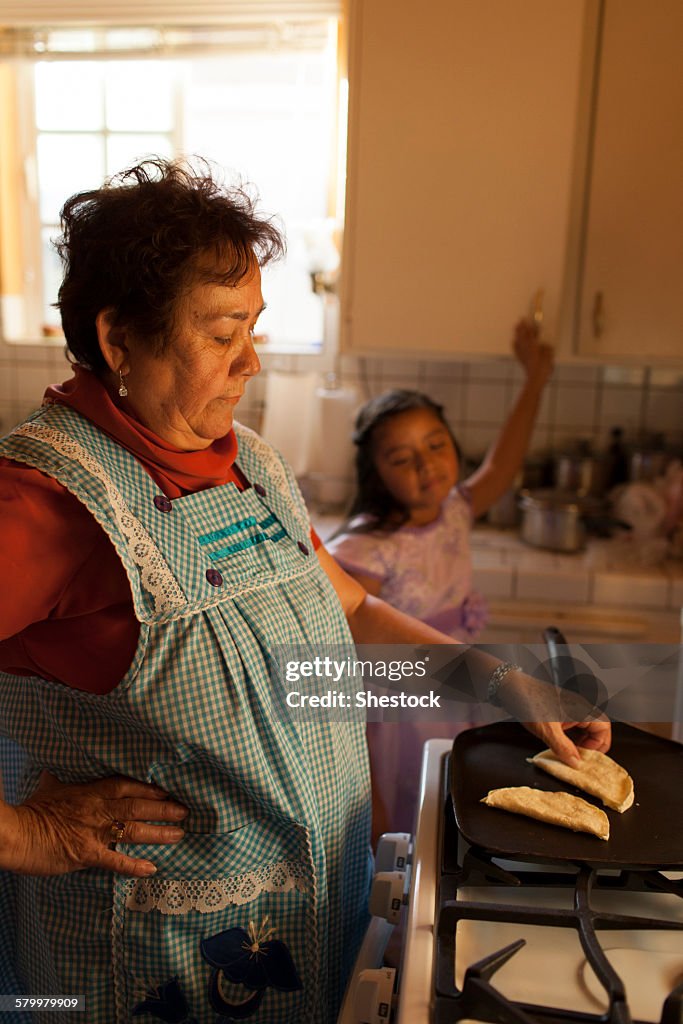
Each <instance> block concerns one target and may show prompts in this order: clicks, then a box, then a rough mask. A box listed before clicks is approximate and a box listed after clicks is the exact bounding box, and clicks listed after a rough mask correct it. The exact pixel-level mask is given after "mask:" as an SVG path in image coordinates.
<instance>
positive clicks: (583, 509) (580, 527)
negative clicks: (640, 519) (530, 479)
mask: <svg viewBox="0 0 683 1024" xmlns="http://www.w3.org/2000/svg"><path fill="white" fill-rule="evenodd" d="M520 507H521V509H522V525H521V530H520V536H521V538H522V540H523V541H525V543H527V544H530V545H531V546H532V547H535V548H545V549H546V550H548V551H558V552H564V553H572V552H574V551H581V550H582V549H583V547H584V545H585V542H586V534H587V532H588V531H591V532H592V533H595V534H597V535H598V536H601V537H610V536H611V535H612V531H613V530H614V529H615V528H616V529H623V530H629V529H630V524H629V523H628V522H626V521H625V520H624V519H620V518H615V517H614V516H612V515H610V513H609V506H608V505H607V504H606V503H605V502H604V501H603V500H602V499H600V498H595V497H591V496H589V495H581V494H578V493H576V492H575V491H557V490H552V489H541V490H539V491H522V492H521V495H520Z"/></svg>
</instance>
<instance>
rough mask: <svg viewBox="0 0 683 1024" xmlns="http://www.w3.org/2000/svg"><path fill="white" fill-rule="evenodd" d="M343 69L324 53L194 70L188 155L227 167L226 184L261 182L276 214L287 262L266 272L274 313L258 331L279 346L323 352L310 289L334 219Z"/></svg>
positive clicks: (265, 207) (213, 63)
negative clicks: (316, 238)
mask: <svg viewBox="0 0 683 1024" xmlns="http://www.w3.org/2000/svg"><path fill="white" fill-rule="evenodd" d="M335 84H336V64H335V59H334V55H333V54H330V53H329V52H325V53H316V54H311V53H305V54H303V53H297V54H292V53H289V54H285V53H272V54H261V55H258V56H254V55H252V54H232V55H231V56H230V58H229V59H217V58H209V59H204V60H201V61H199V60H193V61H189V62H188V66H187V75H186V80H185V85H184V89H183V100H184V116H183V124H184V128H185V134H184V139H183V142H184V147H183V148H184V149H185V151H186V152H188V153H199V154H201V155H202V156H206V157H208V158H209V159H210V160H211V161H212V162H215V163H217V164H219V165H220V166H222V167H223V168H224V170H225V177H226V180H227V181H235V180H238V181H239V180H243V181H247V182H251V183H253V185H254V186H255V187H256V189H257V191H258V194H259V196H260V203H259V207H260V209H261V210H262V211H264V212H266V213H269V214H277V215H278V216H279V218H280V219H281V220H282V221H283V222H284V226H285V233H286V235H287V257H286V260H285V261H283V262H282V263H280V264H278V265H277V266H274V267H267V268H265V270H264V274H263V293H264V296H265V298H266V302H267V303H268V309H267V310H266V312H265V313H264V314H263V315H262V316H261V318H260V320H259V328H258V329H259V332H260V333H264V334H267V335H268V336H269V337H270V339H271V340H272V341H273V342H274V343H276V344H297V345H300V344H309V345H319V344H320V341H321V339H322V335H323V302H322V299H321V298H320V296H318V295H315V294H314V293H313V291H312V288H311V277H310V272H311V271H312V270H318V269H329V268H327V267H324V268H323V267H319V266H318V265H317V258H316V253H315V251H314V250H315V246H314V245H313V246H312V245H311V242H310V238H309V236H310V235H311V231H312V230H313V229H314V228H315V225H317V224H320V223H321V222H322V221H324V220H325V218H326V217H328V216H329V213H330V210H329V208H328V201H329V190H330V181H331V178H332V175H333V171H334V168H333V145H334V130H335V107H334V104H335Z"/></svg>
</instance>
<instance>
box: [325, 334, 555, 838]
mask: <svg viewBox="0 0 683 1024" xmlns="http://www.w3.org/2000/svg"><path fill="white" fill-rule="evenodd" d="M513 345H514V351H515V355H516V356H517V359H518V360H519V362H520V363H521V364H522V366H523V367H524V370H525V372H526V379H525V381H524V384H523V386H522V389H521V391H520V394H519V396H518V398H517V401H516V402H515V405H514V407H513V409H512V411H511V413H510V415H509V416H508V418H507V421H506V422H505V424H504V426H503V428H502V429H501V431H500V434H499V435H498V437H497V439H496V440H495V442H494V443H493V445H492V446H491V448H490V450H489V451H488V453H487V455H486V457H485V459H484V461H483V462H482V464H481V466H479V468H478V469H477V470H476V471H475V472H474V473H473V474H472V475H471V476H469V477H468V478H467V479H466V480H465V481H463V482H459V470H460V453H459V450H458V446H457V443H456V441H455V438H454V436H453V433H452V431H451V429H450V427H449V425H448V423H447V421H446V419H445V417H444V413H443V409H442V407H441V406H440V405H438V404H437V403H436V402H434V401H432V400H431V399H430V398H428V397H427V396H426V395H423V394H420V393H419V392H417V391H404V390H395V391H388V392H385V393H384V394H382V395H379V396H378V397H377V398H373V399H372V400H371V401H369V402H368V403H367V404H366V405H364V406H363V408H362V409H361V410H360V412H359V413H358V417H357V419H356V429H355V432H354V442H355V444H356V446H357V452H356V474H357V495H356V499H355V502H354V506H353V509H352V513H351V514H352V518H351V520H350V522H349V524H348V526H347V528H346V529H345V531H344V532H343V533H341V534H340V535H338V536H337V537H336V538H335V539H333V540H332V541H330V542H329V543H328V548H329V550H330V551H331V552H332V553H333V554H334V556H335V558H336V559H337V561H338V562H339V563H340V564H341V565H342V566H343V568H344V569H346V571H347V572H349V573H350V574H351V575H352V576H354V577H355V578H356V579H357V580H359V581H360V582H361V583H362V584H363V586H364V587H365V588H366V590H368V591H369V592H370V593H371V594H376V595H378V596H381V597H382V598H383V599H384V600H386V601H388V602H389V603H390V604H393V605H394V606H395V607H397V608H399V609H401V610H402V611H404V612H407V613H409V614H410V615H413V616H415V617H416V618H419V619H422V620H423V621H424V622H427V623H429V624H430V625H432V626H434V627H435V628H437V629H439V630H441V631H442V632H444V633H448V634H449V635H450V636H452V637H453V638H454V640H459V641H464V642H467V643H472V642H473V641H474V640H475V638H476V637H477V635H478V634H479V632H480V631H481V629H482V628H483V626H484V625H485V623H486V618H487V611H486V604H485V602H484V599H483V598H482V597H481V595H480V594H478V593H477V592H476V591H475V590H473V588H472V562H471V557H470V529H471V526H472V522H473V520H474V519H476V518H478V517H479V516H480V515H481V514H482V513H483V512H485V511H486V510H487V509H488V508H489V507H490V506H491V505H492V504H493V503H494V502H495V501H496V499H497V498H499V497H500V496H501V495H502V494H504V492H505V491H506V490H507V489H508V488H509V487H510V485H511V484H512V481H513V479H514V477H515V475H516V473H517V471H518V469H519V468H520V466H521V464H522V460H523V458H524V454H525V452H526V449H527V446H528V443H529V438H530V436H531V431H532V428H533V425H534V421H535V418H536V414H537V411H538V406H539V403H540V399H541V395H542V392H543V388H544V386H545V383H546V381H547V380H548V377H549V376H550V373H551V372H552V362H553V360H552V349H551V348H550V346H549V345H545V344H541V343H540V342H539V340H538V336H537V331H536V327H535V326H534V325H532V324H531V323H530V322H529V321H526V320H522V321H520V323H519V324H517V327H516V328H515V337H514V343H513ZM462 727H463V726H461V727H460V728H462ZM457 731H458V729H457V727H454V726H453V725H448V724H447V723H444V725H443V727H442V728H441V729H439V728H438V725H437V726H435V725H434V724H429V723H424V724H422V725H420V724H419V723H370V725H369V726H368V742H369V746H370V757H371V763H372V769H373V779H374V786H373V790H374V796H375V811H376V822H375V831H378V830H385V829H386V828H387V827H388V828H389V829H391V830H397V831H405V832H410V831H411V830H412V827H413V815H414V811H415V801H416V796H417V786H418V774H419V762H420V757H421V750H422V744H423V743H424V742H425V740H427V739H429V738H430V737H432V736H437V735H441V736H448V737H452V736H454V735H455V734H456V733H457ZM383 779H387V780H389V779H391V780H392V781H391V786H390V787H389V786H388V785H387V786H383V784H382V780H383ZM396 780H398V785H397V781H396Z"/></svg>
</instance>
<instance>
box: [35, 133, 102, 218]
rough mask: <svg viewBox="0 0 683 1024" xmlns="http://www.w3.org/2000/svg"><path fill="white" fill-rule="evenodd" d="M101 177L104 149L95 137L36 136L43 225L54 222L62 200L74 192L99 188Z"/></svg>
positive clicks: (66, 135) (100, 141)
mask: <svg viewBox="0 0 683 1024" xmlns="http://www.w3.org/2000/svg"><path fill="white" fill-rule="evenodd" d="M103 178H104V150H103V146H102V140H101V138H100V137H98V136H97V135H69V134H66V133H64V134H55V135H39V136H38V190H39V193H40V219H41V221H43V223H50V224H54V223H57V222H58V221H59V211H60V209H61V207H62V205H63V203H64V200H65V199H67V198H68V197H69V196H71V195H73V194H74V193H75V192H82V191H83V190H84V189H88V188H98V187H99V186H100V185H101V184H102V179H103Z"/></svg>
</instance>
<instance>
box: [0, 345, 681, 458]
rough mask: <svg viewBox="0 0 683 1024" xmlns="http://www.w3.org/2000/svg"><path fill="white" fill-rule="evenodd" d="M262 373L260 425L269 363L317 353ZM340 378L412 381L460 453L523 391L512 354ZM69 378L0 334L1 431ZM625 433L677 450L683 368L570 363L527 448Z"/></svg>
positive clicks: (54, 360) (360, 366) (257, 394)
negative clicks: (437, 411)
mask: <svg viewBox="0 0 683 1024" xmlns="http://www.w3.org/2000/svg"><path fill="white" fill-rule="evenodd" d="M262 362H263V373H262V374H261V376H260V377H259V378H256V379H255V380H254V381H252V382H251V384H250V386H249V388H248V390H247V394H246V397H245V399H244V401H243V402H242V403H241V404H240V407H239V419H240V420H241V421H242V422H243V423H245V424H246V425H247V426H250V427H253V428H254V429H256V430H258V429H259V427H260V424H261V421H262V417H263V409H264V395H265V388H264V383H265V380H264V378H265V375H266V374H267V373H268V370H269V369H277V370H280V371H283V372H291V373H297V372H304V371H310V370H312V369H316V368H317V366H318V365H319V364H320V359H319V358H318V361H316V359H315V357H311V356H304V355H278V354H271V353H266V354H264V356H263V357H262ZM339 369H340V372H341V377H342V380H343V382H344V383H347V384H350V383H353V384H355V385H356V386H357V387H358V390H359V392H360V394H361V396H362V397H363V398H369V397H371V396H372V395H375V394H379V393H380V392H381V391H384V390H386V389H387V388H391V387H408V388H418V389H420V390H422V391H426V392H427V393H428V394H429V395H431V397H432V398H434V399H435V400H436V401H438V402H440V403H441V404H442V405H443V406H444V408H445V410H446V413H447V415H448V418H449V421H450V423H451V425H452V427H453V430H454V432H455V434H456V437H457V438H458V441H459V443H460V445H461V447H462V449H463V451H464V452H465V454H466V455H467V456H468V457H469V458H472V459H478V458H480V457H481V456H482V455H483V453H484V452H485V451H486V448H487V447H488V445H489V444H490V443H491V441H492V440H493V439H494V437H495V436H496V433H497V431H498V430H499V428H500V426H501V424H502V422H503V420H504V417H505V415H506V414H507V412H508V411H509V409H510V407H511V405H512V403H513V401H514V399H515V396H516V394H517V392H518V390H519V387H520V384H521V380H522V376H521V371H520V370H519V368H518V367H517V365H516V364H515V363H514V362H513V361H512V360H490V361H486V362H443V363H439V362H427V361H424V362H423V361H420V360H416V359H402V358H358V357H350V356H344V357H342V358H341V359H340V360H339ZM68 376H69V366H68V364H67V362H66V360H65V357H64V353H63V350H62V348H61V347H60V346H56V345H33V346H28V345H27V346H15V345H8V344H3V343H2V342H0V431H1V432H2V433H6V432H7V431H8V430H9V429H11V427H12V426H13V425H14V424H15V423H17V422H18V421H19V420H21V419H22V418H23V417H24V416H25V415H26V414H27V413H28V412H30V411H31V410H32V409H34V408H36V406H37V405H39V403H40V400H41V397H42V394H43V391H44V390H45V387H46V386H47V385H48V384H51V383H54V382H55V381H59V380H64V379H65V378H66V377H68ZM615 426H620V427H622V428H623V429H624V440H625V441H626V442H627V443H628V442H631V443H635V442H636V441H639V440H641V439H642V438H643V436H644V435H652V434H654V433H662V434H664V436H665V439H666V441H667V446H668V447H670V448H671V449H673V450H674V451H676V452H678V453H679V454H681V453H683V368H681V369H660V368H655V369H648V368H640V367H625V366H603V367H600V366H585V365H567V366H558V367H556V368H555V371H554V373H553V377H552V379H551V381H550V382H549V384H548V386H547V387H546V391H545V394H544V397H543V401H542V404H541V408H540V411H539V415H538V419H537V424H536V427H535V430H534V434H533V437H532V442H531V452H532V453H539V454H540V453H546V452H549V451H560V450H562V449H564V448H566V447H567V446H568V445H570V444H571V443H572V442H574V441H576V439H577V438H585V439H588V440H590V441H591V442H592V443H593V445H594V447H595V448H596V449H597V450H601V449H603V448H604V447H605V446H606V445H607V443H608V441H609V432H610V429H611V428H612V427H615Z"/></svg>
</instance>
